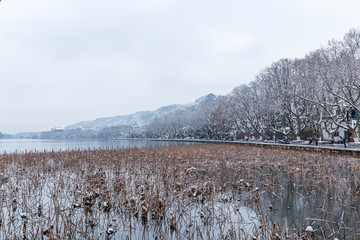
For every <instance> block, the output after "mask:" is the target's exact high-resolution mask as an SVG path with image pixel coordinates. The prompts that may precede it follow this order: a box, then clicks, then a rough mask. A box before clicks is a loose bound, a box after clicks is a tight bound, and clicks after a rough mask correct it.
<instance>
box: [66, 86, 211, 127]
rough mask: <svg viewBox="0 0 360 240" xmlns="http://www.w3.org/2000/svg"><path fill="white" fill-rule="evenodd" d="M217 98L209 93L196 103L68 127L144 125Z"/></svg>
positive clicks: (105, 118)
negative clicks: (157, 118)
mask: <svg viewBox="0 0 360 240" xmlns="http://www.w3.org/2000/svg"><path fill="white" fill-rule="evenodd" d="M213 98H215V95H214V94H212V93H211V94H208V95H206V96H203V97H201V98H199V99H197V100H196V101H195V102H194V103H190V104H173V105H169V106H165V107H161V108H159V109H157V110H155V111H141V112H136V113H133V114H130V115H122V116H115V117H104V118H97V119H95V120H92V121H82V122H79V123H75V124H72V125H69V126H67V127H66V129H67V130H71V129H84V130H85V129H101V128H105V127H113V126H121V125H127V126H133V127H136V126H137V127H141V126H144V125H146V124H148V123H150V121H152V120H153V119H155V118H156V117H161V116H165V115H167V114H170V113H172V112H176V111H187V110H190V109H193V108H194V107H196V106H197V105H199V104H200V103H203V102H206V101H208V100H211V99H213Z"/></svg>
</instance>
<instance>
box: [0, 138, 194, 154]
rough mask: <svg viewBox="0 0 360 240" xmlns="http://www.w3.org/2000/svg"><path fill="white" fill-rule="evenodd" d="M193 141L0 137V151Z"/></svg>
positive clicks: (129, 146)
mask: <svg viewBox="0 0 360 240" xmlns="http://www.w3.org/2000/svg"><path fill="white" fill-rule="evenodd" d="M180 144H181V145H185V144H194V143H181V142H168V141H151V140H148V139H79V140H48V139H46V140H45V139H0V153H4V152H7V153H9V152H25V151H44V150H45V151H52V150H54V151H60V150H75V149H100V148H102V149H107V148H109V149H112V148H133V147H136V148H140V147H157V146H170V145H180Z"/></svg>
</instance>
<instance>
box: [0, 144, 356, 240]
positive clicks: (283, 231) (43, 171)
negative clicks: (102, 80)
mask: <svg viewBox="0 0 360 240" xmlns="http://www.w3.org/2000/svg"><path fill="white" fill-rule="evenodd" d="M359 170H360V165H359V163H358V160H357V159H356V158H352V157H341V156H335V155H333V156H332V155H324V154H322V155H321V154H317V153H311V152H296V151H284V150H279V149H263V148H257V147H242V146H235V145H192V146H169V147H156V148H131V149H108V150H84V151H79V150H74V151H63V152H30V153H29V152H27V153H24V154H3V155H0V185H1V195H0V198H1V199H0V203H1V211H0V238H1V239H16V238H19V239H20V238H23V239H141V238H143V239H304V238H313V237H319V238H338V239H344V238H349V237H351V238H355V239H356V237H357V235H358V229H359V220H360V219H359V216H358V214H357V213H358V211H359V199H360V197H359V193H360V191H359V188H360V187H358V184H359V180H358V176H359ZM310 228H311V229H312V231H310V230H309V229H310Z"/></svg>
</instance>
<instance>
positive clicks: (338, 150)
mask: <svg viewBox="0 0 360 240" xmlns="http://www.w3.org/2000/svg"><path fill="white" fill-rule="evenodd" d="M154 141H179V142H193V143H207V144H211V143H212V144H237V145H242V146H255V147H264V148H280V149H289V150H297V151H310V152H323V153H334V154H340V155H353V156H359V157H360V143H353V142H350V143H346V148H345V147H344V144H328V142H325V141H319V142H318V145H317V146H316V145H315V144H311V145H309V144H308V143H309V142H308V141H302V140H294V141H290V143H286V144H285V143H280V142H274V141H260V140H249V141H244V140H235V141H225V140H205V139H154Z"/></svg>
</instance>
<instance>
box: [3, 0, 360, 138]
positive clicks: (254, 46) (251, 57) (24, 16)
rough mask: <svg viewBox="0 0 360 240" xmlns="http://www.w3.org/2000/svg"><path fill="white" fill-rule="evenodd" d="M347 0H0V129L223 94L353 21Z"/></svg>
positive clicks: (357, 17)
mask: <svg viewBox="0 0 360 240" xmlns="http://www.w3.org/2000/svg"><path fill="white" fill-rule="evenodd" d="M359 9H360V1H358V0H341V1H339V0H336V1H334V0H225V1H219V0H131V1H125V0H102V1H99V0H97V1H95V0H76V1H74V0H31V1H30V0H2V1H1V4H0V81H1V85H0V90H1V92H0V113H1V115H0V131H2V132H5V133H17V132H20V131H45V130H49V129H50V128H52V127H56V126H59V127H65V126H66V125H69V124H72V123H75V122H78V121H81V120H93V119H95V118H99V117H109V116H116V115H125V114H130V113H134V112H137V111H141V110H155V109H157V108H159V107H161V106H164V105H169V104H175V103H189V102H193V101H194V100H195V99H197V98H199V97H201V96H203V95H206V94H208V93H214V94H216V95H224V94H227V93H229V92H231V90H232V89H233V88H234V87H236V86H238V85H240V84H243V83H248V82H250V81H252V80H253V79H254V77H255V76H256V75H257V74H258V73H259V72H260V71H261V69H263V68H265V67H266V66H269V65H270V64H271V63H272V62H274V61H276V60H278V59H280V58H295V57H303V56H304V55H305V54H306V53H308V52H309V51H312V50H316V49H317V48H320V47H321V46H325V45H326V44H327V42H328V41H329V40H331V39H333V38H335V39H341V38H342V37H343V35H344V34H345V33H346V32H348V31H349V30H350V29H351V28H359V25H360V14H359Z"/></svg>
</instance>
